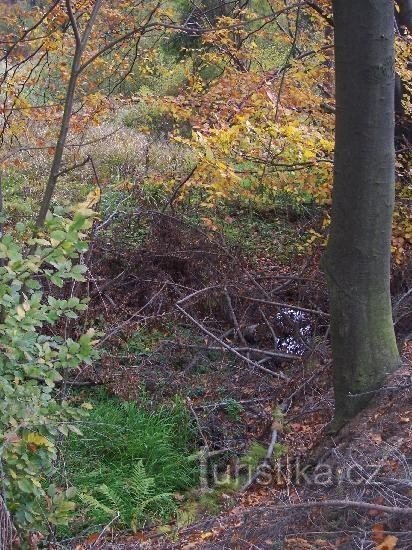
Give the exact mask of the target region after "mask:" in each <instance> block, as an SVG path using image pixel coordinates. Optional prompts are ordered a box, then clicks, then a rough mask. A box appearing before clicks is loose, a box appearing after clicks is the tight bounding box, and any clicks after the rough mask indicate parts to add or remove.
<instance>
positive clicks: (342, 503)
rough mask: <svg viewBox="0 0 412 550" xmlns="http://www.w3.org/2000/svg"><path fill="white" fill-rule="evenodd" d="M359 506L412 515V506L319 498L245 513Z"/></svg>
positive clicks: (257, 507) (362, 508)
mask: <svg viewBox="0 0 412 550" xmlns="http://www.w3.org/2000/svg"><path fill="white" fill-rule="evenodd" d="M333 507H337V508H359V509H360V510H376V511H377V512H384V513H387V514H400V515H407V516H412V508H399V507H398V506H385V505H383V504H373V503H372V502H359V501H355V500H323V501H322V500H319V501H309V502H298V503H296V504H288V505H284V506H256V507H252V508H246V509H245V510H243V513H244V514H247V513H250V512H256V511H257V510H273V511H276V512H286V511H287V510H299V509H302V510H303V509H305V508H333Z"/></svg>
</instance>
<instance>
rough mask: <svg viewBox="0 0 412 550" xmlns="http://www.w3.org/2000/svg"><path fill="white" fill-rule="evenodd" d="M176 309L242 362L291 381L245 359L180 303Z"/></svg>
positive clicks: (280, 374) (280, 373)
mask: <svg viewBox="0 0 412 550" xmlns="http://www.w3.org/2000/svg"><path fill="white" fill-rule="evenodd" d="M175 306H176V308H177V309H178V310H179V311H180V312H181V313H183V315H185V317H187V318H188V319H190V321H192V323H193V324H195V325H196V326H197V327H198V328H200V330H201V331H202V332H204V333H205V334H207V335H208V336H210V338H213V340H215V341H216V342H219V344H220V345H221V346H222V347H224V348H225V349H227V350H228V351H230V352H231V353H233V354H234V355H236V356H237V357H239V358H240V359H242V361H244V362H245V363H247V364H248V365H250V366H252V367H254V368H256V369H258V370H260V371H262V372H265V373H267V374H270V375H271V376H277V377H278V378H282V379H283V380H289V378H288V377H287V376H286V375H285V374H283V372H274V371H271V370H269V369H266V368H265V367H262V365H259V364H258V363H255V362H254V361H252V360H251V359H248V358H247V357H245V356H244V355H242V354H241V353H239V352H238V351H237V350H236V349H234V348H232V347H231V346H229V345H228V344H226V342H224V341H223V340H221V339H220V338H218V337H217V336H215V335H214V334H213V332H210V330H208V329H207V328H206V327H204V326H203V325H202V324H201V323H199V321H197V320H196V319H195V318H194V317H192V316H191V315H190V313H188V312H187V311H186V310H185V309H183V308H182V307H180V305H179V304H178V303H176V304H175Z"/></svg>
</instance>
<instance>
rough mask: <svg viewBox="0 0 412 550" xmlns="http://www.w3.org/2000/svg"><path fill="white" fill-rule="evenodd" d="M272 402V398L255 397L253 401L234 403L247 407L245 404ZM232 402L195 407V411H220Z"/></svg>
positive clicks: (243, 400) (245, 400)
mask: <svg viewBox="0 0 412 550" xmlns="http://www.w3.org/2000/svg"><path fill="white" fill-rule="evenodd" d="M272 400H273V397H256V398H255V399H240V400H238V399H236V403H238V404H239V405H247V404H249V403H250V404H251V403H262V402H265V401H272ZM232 402H233V401H219V402H218V403H209V404H207V405H196V407H195V409H197V410H201V411H203V410H205V409H212V410H213V409H220V408H222V407H226V406H227V405H229V404H230V403H232Z"/></svg>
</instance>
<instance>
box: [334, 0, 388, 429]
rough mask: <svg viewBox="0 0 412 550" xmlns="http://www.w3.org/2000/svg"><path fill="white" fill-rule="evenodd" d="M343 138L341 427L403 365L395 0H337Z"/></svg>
mask: <svg viewBox="0 0 412 550" xmlns="http://www.w3.org/2000/svg"><path fill="white" fill-rule="evenodd" d="M333 15H334V25H335V71H336V143H335V169H334V187H333V196H332V224H331V231H330V237H329V242H328V246H327V250H326V253H325V256H324V259H323V269H324V271H325V273H326V275H327V277H328V283H329V298H330V313H331V341H332V356H333V368H334V391H335V401H336V405H335V407H336V408H335V420H334V428H335V429H339V428H340V427H341V426H342V425H343V424H344V423H345V422H346V421H347V420H348V419H350V418H351V417H353V416H354V415H355V414H356V413H357V412H359V411H360V410H361V409H362V408H363V407H365V405H366V404H367V403H368V401H369V400H370V399H371V397H373V390H375V389H377V388H379V387H380V386H381V385H382V383H383V381H384V379H385V377H386V375H387V374H388V373H389V372H391V371H393V370H394V369H395V368H396V367H397V366H398V365H399V354H398V349H397V346H396V340H395V334H394V328H393V322H392V308H391V297H390V244H391V226H392V213H393V204H394V181H395V153H394V118H395V117H394V28H393V27H394V26H393V4H392V2H389V1H388V0H362V1H361V2H360V1H359V0H333Z"/></svg>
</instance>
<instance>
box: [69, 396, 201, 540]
mask: <svg viewBox="0 0 412 550" xmlns="http://www.w3.org/2000/svg"><path fill="white" fill-rule="evenodd" d="M88 401H91V402H92V403H93V409H92V410H91V411H90V415H89V418H88V419H87V421H86V422H84V424H83V425H82V434H83V435H81V436H80V435H76V434H70V436H69V437H68V438H67V440H66V442H65V445H64V447H63V450H62V454H63V457H64V461H62V465H63V466H64V470H62V472H61V475H62V476H63V479H64V480H65V482H66V483H69V485H73V486H75V487H76V488H77V490H78V492H79V496H78V500H79V504H80V505H79V508H78V511H77V514H76V519H75V522H74V524H73V526H72V530H73V531H75V532H76V531H78V529H79V528H81V527H83V528H84V527H87V526H88V525H95V524H101V523H105V522H107V521H108V520H110V519H113V518H116V523H117V524H118V525H119V526H123V527H132V528H133V529H138V528H141V527H142V526H143V525H144V524H146V523H147V522H149V523H150V522H152V521H156V520H162V521H165V520H168V519H170V518H171V517H172V515H173V514H174V513H175V512H176V509H177V504H178V501H177V500H176V498H175V496H176V493H178V492H181V491H186V490H187V489H189V488H190V487H192V486H193V485H194V484H196V482H197V471H196V464H195V463H194V462H193V461H190V460H189V458H188V457H189V455H190V454H191V453H193V446H194V439H193V435H194V434H193V431H192V427H191V421H190V417H189V416H188V413H187V411H186V409H185V407H184V406H183V404H182V403H180V402H179V401H175V403H174V404H173V405H172V406H169V407H160V408H157V409H155V410H149V409H147V408H145V407H144V406H141V405H138V404H135V403H130V402H122V401H121V400H119V399H117V398H113V397H109V396H108V395H107V394H106V393H105V392H93V393H92V394H91V395H89V396H88ZM143 405H144V404H143Z"/></svg>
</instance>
